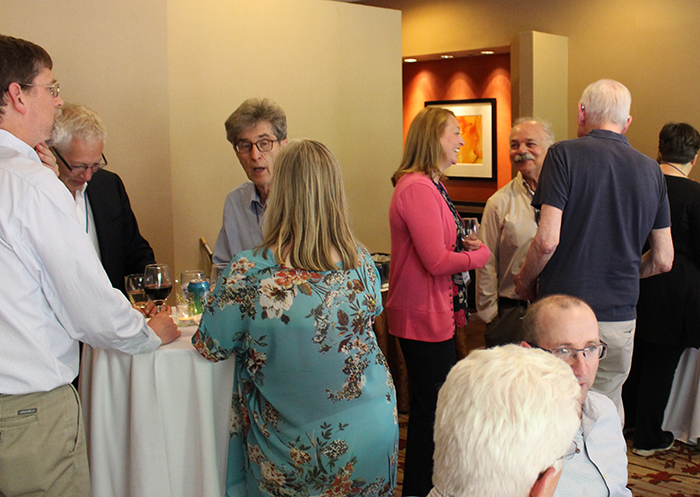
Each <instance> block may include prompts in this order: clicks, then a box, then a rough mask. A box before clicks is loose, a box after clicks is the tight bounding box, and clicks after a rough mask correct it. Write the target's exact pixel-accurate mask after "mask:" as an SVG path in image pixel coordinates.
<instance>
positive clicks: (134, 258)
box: [85, 169, 155, 293]
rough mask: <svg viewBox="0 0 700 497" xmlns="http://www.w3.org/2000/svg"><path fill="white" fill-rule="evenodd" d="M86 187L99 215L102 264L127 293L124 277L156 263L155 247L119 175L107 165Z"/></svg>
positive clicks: (97, 217)
mask: <svg viewBox="0 0 700 497" xmlns="http://www.w3.org/2000/svg"><path fill="white" fill-rule="evenodd" d="M85 191H86V193H87V197H88V200H89V201H90V208H91V209H92V215H93V217H94V219H95V228H96V229H97V241H98V244H99V246H100V257H101V258H102V266H103V267H104V268H105V271H106V272H107V276H109V279H110V281H111V282H112V286H113V287H114V288H118V289H119V290H121V291H122V292H124V293H126V291H125V288H124V277H125V276H126V275H128V274H133V273H143V269H144V267H145V266H146V264H153V263H155V256H154V254H153V249H152V248H151V246H150V245H149V244H148V242H147V241H146V239H145V238H144V237H142V236H141V233H139V225H138V222H137V221H136V216H134V213H133V211H132V210H131V204H130V202H129V196H128V195H127V194H126V189H125V188H124V183H123V182H122V180H121V178H120V177H119V176H117V175H116V174H115V173H113V172H111V171H106V170H104V169H103V170H100V171H97V172H96V173H95V174H93V175H92V178H91V179H90V181H89V182H88V186H87V189H86V190H85Z"/></svg>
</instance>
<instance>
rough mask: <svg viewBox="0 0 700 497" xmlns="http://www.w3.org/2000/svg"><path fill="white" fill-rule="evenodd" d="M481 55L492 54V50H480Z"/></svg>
mask: <svg viewBox="0 0 700 497" xmlns="http://www.w3.org/2000/svg"><path fill="white" fill-rule="evenodd" d="M481 55H493V50H482V51H481Z"/></svg>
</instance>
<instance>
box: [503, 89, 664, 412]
mask: <svg viewBox="0 0 700 497" xmlns="http://www.w3.org/2000/svg"><path fill="white" fill-rule="evenodd" d="M631 101H632V98H631V96H630V92H629V90H628V89H627V88H625V86H624V85H622V84H621V83H618V82H617V81H613V80H608V79H603V80H600V81H596V82H595V83H593V84H591V85H590V86H588V87H587V88H586V89H585V90H584V92H583V95H582V96H581V102H580V103H579V106H578V136H579V138H578V139H575V140H566V141H562V142H559V143H556V144H555V145H552V146H551V147H550V148H549V151H548V152H547V157H546V158H545V161H544V165H543V167H542V173H541V175H540V181H539V184H538V186H537V191H535V196H534V198H533V201H532V204H533V205H534V206H535V207H541V209H542V212H541V217H540V225H539V228H538V230H537V234H536V235H535V238H534V239H533V240H532V243H531V244H530V249H529V250H528V253H527V257H526V258H525V263H524V264H523V266H522V269H521V271H520V273H519V274H518V275H517V276H516V277H515V288H516V291H517V292H518V295H520V297H521V298H523V299H527V300H534V299H535V298H537V297H543V296H546V295H551V294H555V293H561V294H568V295H575V296H577V297H579V298H581V299H583V300H585V301H586V302H587V303H588V304H589V305H590V306H591V308H592V309H593V311H594V312H595V314H596V317H597V318H598V328H599V330H600V338H601V339H602V340H604V341H605V342H606V343H607V344H608V347H609V350H608V356H607V358H606V359H605V360H603V361H601V363H600V368H599V370H598V375H597V377H596V381H595V384H594V385H593V388H594V390H596V391H597V392H600V393H603V394H605V395H607V396H608V397H610V399H612V401H613V402H614V403H615V405H616V407H617V409H618V414H619V415H620V420H621V421H622V422H623V423H624V409H623V407H622V398H621V393H622V385H623V384H624V382H625V379H626V378H627V375H628V374H629V370H630V365H631V361H632V346H633V340H634V328H635V319H636V304H637V297H638V295H639V278H640V276H641V277H642V278H645V277H648V276H652V275H654V274H658V273H661V272H666V271H669V270H670V269H671V266H672V264H673V242H672V240H671V229H670V226H671V219H670V213H669V205H668V197H667V194H666V182H665V180H664V177H663V175H662V174H661V170H660V169H659V166H658V164H657V163H656V162H655V161H654V160H652V159H650V158H649V157H647V156H645V155H644V154H642V153H640V152H638V151H636V150H635V149H633V148H632V147H631V146H630V144H629V142H628V141H627V138H626V137H625V136H624V133H625V132H626V131H627V128H628V127H629V125H630V123H631V122H632V117H631V116H630V115H629V110H630V103H631ZM647 239H648V240H649V244H650V247H651V248H650V250H649V251H648V252H647V253H645V254H644V255H643V256H642V248H643V246H644V243H645V241H647ZM538 279H539V288H538Z"/></svg>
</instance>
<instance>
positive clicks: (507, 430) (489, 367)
mask: <svg viewBox="0 0 700 497" xmlns="http://www.w3.org/2000/svg"><path fill="white" fill-rule="evenodd" d="M580 399H581V388H580V386H579V384H578V382H577V381H576V378H575V377H574V374H573V372H572V370H571V367H570V366H569V365H568V364H566V363H565V362H564V361H562V360H561V359H558V358H556V357H554V356H553V355H552V354H550V353H548V352H544V351H542V350H538V349H527V348H523V347H519V346H517V345H512V344H511V345H505V346H503V347H495V348H493V349H486V350H475V351H473V352H471V353H470V354H469V356H468V357H466V358H465V359H462V360H461V361H459V362H458V363H457V364H456V365H455V366H454V367H453V368H452V370H451V371H450V374H449V375H448V376H447V380H446V381H445V384H444V385H443V386H442V388H441V389H440V393H439V396H438V404H437V412H436V416H435V430H434V437H435V453H434V469H433V484H434V485H435V487H436V488H437V489H438V490H439V491H440V492H441V493H442V494H443V495H449V496H450V497H467V496H480V497H523V496H526V495H528V493H529V491H530V489H531V488H532V486H533V485H534V484H535V482H536V481H537V479H538V478H539V476H540V474H541V473H543V472H544V471H546V470H547V469H548V468H550V467H555V469H557V470H559V469H560V468H561V465H562V460H561V458H562V457H563V456H564V455H565V454H566V451H567V449H569V447H570V446H571V443H572V441H573V438H574V434H575V433H576V430H577V429H578V427H579V425H580V412H581V401H580Z"/></svg>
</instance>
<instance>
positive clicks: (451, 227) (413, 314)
mask: <svg viewBox="0 0 700 497" xmlns="http://www.w3.org/2000/svg"><path fill="white" fill-rule="evenodd" d="M389 224H390V227H391V272H390V274H389V296H388V298H387V303H386V312H387V319H388V322H389V333H391V334H392V335H395V336H398V337H402V338H408V339H411V340H420V341H424V342H442V341H445V340H449V339H450V338H452V335H454V329H455V322H454V313H453V307H452V279H451V276H452V274H454V273H459V272H462V271H468V270H470V269H474V268H477V267H482V266H483V265H484V264H486V261H487V260H488V258H489V256H490V255H491V252H490V251H489V249H488V247H487V246H486V245H482V246H481V248H480V249H479V250H475V251H473V252H455V251H454V249H455V242H456V238H457V230H456V227H455V221H454V217H453V216H452V212H451V211H450V208H449V207H448V206H447V204H446V203H445V200H444V199H443V198H442V196H441V195H440V192H439V191H438V189H437V188H436V186H435V184H434V183H433V182H432V180H431V179H430V178H428V176H426V175H424V174H418V173H414V174H406V175H404V176H403V177H402V178H401V179H400V180H399V182H398V184H397V185H396V188H395V189H394V195H393V196H392V198H391V205H390V207H389Z"/></svg>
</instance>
